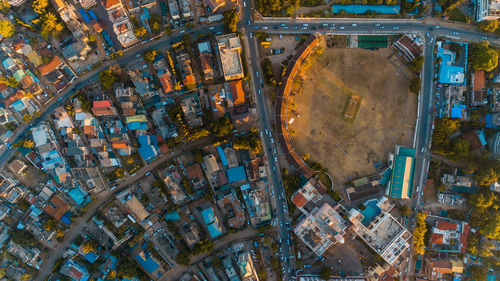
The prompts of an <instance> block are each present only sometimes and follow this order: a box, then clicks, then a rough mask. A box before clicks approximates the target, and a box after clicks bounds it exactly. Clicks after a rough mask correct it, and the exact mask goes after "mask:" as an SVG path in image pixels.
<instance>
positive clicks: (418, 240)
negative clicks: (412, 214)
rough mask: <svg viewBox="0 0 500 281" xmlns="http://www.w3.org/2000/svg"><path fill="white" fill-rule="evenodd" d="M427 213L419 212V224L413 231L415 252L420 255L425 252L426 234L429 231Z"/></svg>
mask: <svg viewBox="0 0 500 281" xmlns="http://www.w3.org/2000/svg"><path fill="white" fill-rule="evenodd" d="M426 217H427V214H426V213H422V212H420V213H418V214H417V226H416V227H415V231H414V232H413V245H414V249H415V252H416V253H417V254H418V255H423V254H424V252H425V234H426V233H427V225H426V223H425V218H426Z"/></svg>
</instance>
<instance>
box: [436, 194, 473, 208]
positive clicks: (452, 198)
mask: <svg viewBox="0 0 500 281" xmlns="http://www.w3.org/2000/svg"><path fill="white" fill-rule="evenodd" d="M437 201H438V202H439V203H441V204H446V205H454V206H463V205H464V204H465V202H467V199H465V197H463V196H462V195H459V194H454V193H449V192H438V194H437Z"/></svg>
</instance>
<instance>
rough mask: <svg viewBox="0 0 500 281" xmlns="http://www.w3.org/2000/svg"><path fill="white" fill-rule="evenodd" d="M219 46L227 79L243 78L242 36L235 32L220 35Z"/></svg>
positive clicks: (218, 38)
mask: <svg viewBox="0 0 500 281" xmlns="http://www.w3.org/2000/svg"><path fill="white" fill-rule="evenodd" d="M217 47H218V48H219V56H220V60H221V62H222V70H223V72H224V78H225V79H226V81H229V80H235V79H241V78H243V67H242V63H241V57H240V52H241V43H240V38H239V37H238V36H237V35H236V34H234V33H231V34H227V35H221V36H218V37H217Z"/></svg>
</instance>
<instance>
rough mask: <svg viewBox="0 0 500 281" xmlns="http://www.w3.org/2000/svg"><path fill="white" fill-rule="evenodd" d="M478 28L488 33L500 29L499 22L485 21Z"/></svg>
mask: <svg viewBox="0 0 500 281" xmlns="http://www.w3.org/2000/svg"><path fill="white" fill-rule="evenodd" d="M477 26H478V27H479V28H480V29H481V30H482V31H486V32H495V31H496V30H497V29H498V21H497V20H483V21H481V22H479V23H478V24H477Z"/></svg>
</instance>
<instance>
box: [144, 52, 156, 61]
mask: <svg viewBox="0 0 500 281" xmlns="http://www.w3.org/2000/svg"><path fill="white" fill-rule="evenodd" d="M156 55H157V52H156V51H155V50H150V51H146V52H144V53H143V54H142V56H143V57H144V59H145V60H146V61H148V62H152V61H154V60H155V57H156Z"/></svg>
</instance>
